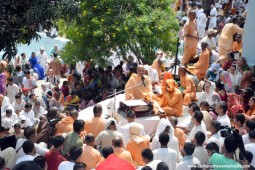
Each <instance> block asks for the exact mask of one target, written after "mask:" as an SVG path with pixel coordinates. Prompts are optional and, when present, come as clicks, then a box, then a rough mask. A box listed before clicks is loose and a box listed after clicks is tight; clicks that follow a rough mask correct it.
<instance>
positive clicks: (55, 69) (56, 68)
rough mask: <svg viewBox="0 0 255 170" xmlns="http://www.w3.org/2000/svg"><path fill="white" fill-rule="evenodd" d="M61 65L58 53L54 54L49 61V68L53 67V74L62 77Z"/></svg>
mask: <svg viewBox="0 0 255 170" xmlns="http://www.w3.org/2000/svg"><path fill="white" fill-rule="evenodd" d="M61 65H62V64H61V61H60V60H59V59H58V54H53V59H52V60H51V61H50V63H49V69H52V71H53V75H54V76H55V77H57V78H60V70H61Z"/></svg>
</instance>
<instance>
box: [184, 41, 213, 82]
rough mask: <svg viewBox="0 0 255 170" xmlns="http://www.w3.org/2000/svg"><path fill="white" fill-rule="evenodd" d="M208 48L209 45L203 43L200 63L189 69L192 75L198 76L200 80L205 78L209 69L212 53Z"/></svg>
mask: <svg viewBox="0 0 255 170" xmlns="http://www.w3.org/2000/svg"><path fill="white" fill-rule="evenodd" d="M207 47H208V44H207V43H206V42H202V43H201V49H202V53H201V55H200V57H199V59H198V62H197V63H195V64H194V65H193V66H189V67H188V69H187V70H188V71H189V72H190V73H192V74H193V75H195V76H197V78H198V80H201V79H202V78H205V76H206V71H207V70H208V68H209V64H210V56H211V53H210V51H209V50H208V48H207Z"/></svg>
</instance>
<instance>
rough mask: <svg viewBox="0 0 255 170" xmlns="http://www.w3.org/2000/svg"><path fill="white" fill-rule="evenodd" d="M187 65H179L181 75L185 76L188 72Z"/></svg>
mask: <svg viewBox="0 0 255 170" xmlns="http://www.w3.org/2000/svg"><path fill="white" fill-rule="evenodd" d="M186 71H187V70H186V67H184V66H180V67H179V75H180V76H185V74H186Z"/></svg>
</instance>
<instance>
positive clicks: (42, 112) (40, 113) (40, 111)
mask: <svg viewBox="0 0 255 170" xmlns="http://www.w3.org/2000/svg"><path fill="white" fill-rule="evenodd" d="M33 111H34V113H35V118H36V119H39V117H40V116H42V115H43V114H44V113H45V110H44V108H43V107H42V106H40V107H39V109H38V110H36V109H35V106H34V107H33Z"/></svg>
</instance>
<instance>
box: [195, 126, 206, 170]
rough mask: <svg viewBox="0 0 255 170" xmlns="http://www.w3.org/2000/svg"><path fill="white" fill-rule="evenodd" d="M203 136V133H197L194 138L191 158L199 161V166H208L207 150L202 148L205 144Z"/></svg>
mask: <svg viewBox="0 0 255 170" xmlns="http://www.w3.org/2000/svg"><path fill="white" fill-rule="evenodd" d="M205 135H206V134H204V133H203V132H201V131H198V132H197V133H196V134H195V137H194V143H195V146H196V148H195V151H194V153H193V156H194V157H195V158H197V159H198V160H199V161H200V163H201V165H209V156H208V153H207V150H206V149H205V147H204V146H203V144H204V142H205Z"/></svg>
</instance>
